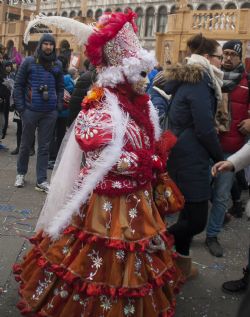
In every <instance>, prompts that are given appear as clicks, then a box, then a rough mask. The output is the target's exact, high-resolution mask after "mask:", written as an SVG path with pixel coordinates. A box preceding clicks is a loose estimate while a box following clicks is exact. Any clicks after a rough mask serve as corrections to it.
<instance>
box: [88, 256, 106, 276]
mask: <svg viewBox="0 0 250 317" xmlns="http://www.w3.org/2000/svg"><path fill="white" fill-rule="evenodd" d="M88 256H89V257H90V258H91V260H92V265H91V267H92V268H93V269H95V271H94V272H90V274H89V276H88V277H87V278H86V279H89V280H91V281H93V279H94V276H95V275H96V274H97V272H98V270H99V268H100V267H101V266H102V265H103V258H102V257H100V256H99V251H95V250H92V252H91V253H89V254H88Z"/></svg>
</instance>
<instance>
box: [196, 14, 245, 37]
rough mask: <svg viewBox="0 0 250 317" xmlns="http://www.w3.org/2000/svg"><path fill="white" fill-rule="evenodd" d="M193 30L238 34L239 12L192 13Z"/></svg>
mask: <svg viewBox="0 0 250 317" xmlns="http://www.w3.org/2000/svg"><path fill="white" fill-rule="evenodd" d="M191 12H192V30H193V31H195V30H198V31H200V32H201V31H217V32H218V31H222V32H225V31H226V32H232V33H234V32H236V30H237V28H238V22H239V15H240V11H239V10H223V11H222V10H218V11H216V10H211V11H191Z"/></svg>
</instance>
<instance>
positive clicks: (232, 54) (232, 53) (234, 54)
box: [223, 52, 239, 58]
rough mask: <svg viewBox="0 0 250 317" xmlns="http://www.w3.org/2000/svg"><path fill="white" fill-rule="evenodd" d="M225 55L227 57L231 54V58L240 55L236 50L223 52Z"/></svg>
mask: <svg viewBox="0 0 250 317" xmlns="http://www.w3.org/2000/svg"><path fill="white" fill-rule="evenodd" d="M223 55H224V56H225V57H226V58H227V57H229V56H230V58H234V57H236V56H239V55H238V54H237V53H236V52H223Z"/></svg>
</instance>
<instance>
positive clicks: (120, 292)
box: [13, 247, 184, 297]
mask: <svg viewBox="0 0 250 317" xmlns="http://www.w3.org/2000/svg"><path fill="white" fill-rule="evenodd" d="M34 251H35V257H36V259H37V265H38V266H39V267H41V268H46V270H47V271H49V272H53V273H55V274H56V275H57V276H58V277H59V278H60V279H62V280H63V281H65V282H66V283H67V284H68V285H70V286H71V287H72V288H74V289H75V290H76V291H77V292H78V293H84V294H86V295H88V296H97V295H107V296H112V297H115V296H117V297H144V296H146V295H148V294H149V293H150V291H151V290H152V289H153V288H158V287H162V286H163V285H164V284H166V283H168V282H169V281H171V280H173V279H172V278H173V275H174V274H175V272H176V269H175V268H172V269H171V270H167V271H165V272H164V273H163V274H162V275H161V276H159V277H157V278H155V279H154V280H152V281H150V282H148V283H147V284H145V285H143V286H141V287H138V288H127V287H111V286H109V285H102V284H99V285H98V284H95V283H91V282H86V281H83V280H82V278H81V277H79V276H76V275H74V274H73V273H71V272H70V271H68V270H67V268H64V267H62V266H60V265H58V264H51V263H50V262H49V261H48V260H46V259H45V258H44V257H43V256H42V254H41V252H40V250H39V249H38V248H37V247H35V248H34ZM13 273H14V275H15V279H16V281H17V282H20V283H21V288H22V287H23V286H22V284H23V281H22V279H21V273H22V267H21V266H20V265H19V264H15V265H13ZM183 282H184V281H183V280H181V281H180V284H182V283H183ZM174 292H175V293H178V292H179V285H178V287H175V289H174Z"/></svg>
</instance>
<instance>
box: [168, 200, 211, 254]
mask: <svg viewBox="0 0 250 317" xmlns="http://www.w3.org/2000/svg"><path fill="white" fill-rule="evenodd" d="M207 214H208V201H207V200H206V201H202V202H186V203H185V206H184V209H183V210H182V211H181V213H180V215H179V219H178V221H177V223H176V224H174V225H172V226H171V227H170V228H169V229H168V231H169V233H171V234H173V235H174V238H175V246H176V251H177V252H178V253H180V254H181V255H185V256H188V255H189V249H190V244H191V242H192V238H193V236H195V235H196V234H198V233H200V232H202V231H203V230H204V228H205V226H206V223H207Z"/></svg>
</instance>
